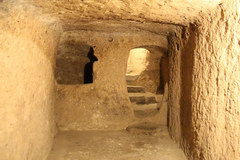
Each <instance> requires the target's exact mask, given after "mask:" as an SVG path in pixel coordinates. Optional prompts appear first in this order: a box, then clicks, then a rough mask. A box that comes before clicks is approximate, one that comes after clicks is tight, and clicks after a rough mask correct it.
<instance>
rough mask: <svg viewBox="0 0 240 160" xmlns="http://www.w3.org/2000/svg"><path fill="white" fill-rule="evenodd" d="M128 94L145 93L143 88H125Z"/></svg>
mask: <svg viewBox="0 0 240 160" xmlns="http://www.w3.org/2000/svg"><path fill="white" fill-rule="evenodd" d="M127 90H128V93H145V88H144V87H143V86H127Z"/></svg>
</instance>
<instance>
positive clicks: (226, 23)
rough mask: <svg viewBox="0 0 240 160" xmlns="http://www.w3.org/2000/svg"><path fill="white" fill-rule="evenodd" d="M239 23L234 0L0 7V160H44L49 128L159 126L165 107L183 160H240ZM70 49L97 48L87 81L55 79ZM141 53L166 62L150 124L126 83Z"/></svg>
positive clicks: (11, 2)
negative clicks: (160, 53)
mask: <svg viewBox="0 0 240 160" xmlns="http://www.w3.org/2000/svg"><path fill="white" fill-rule="evenodd" d="M239 26H240V1H239V0H202V1H200V0H191V1H190V0H162V1H157V0H142V1H133V0H112V1H109V0H98V1H96V0H51V1H50V0H3V1H0V95H1V96H0V115H1V116H0V159H3V160H45V159H46V158H47V156H48V155H49V151H50V148H51V147H52V142H53V138H54V135H55V134H56V133H57V130H60V131H65V130H66V131H69V130H78V131H86V130H105V131H110V130H122V129H125V128H126V127H128V126H129V125H131V124H135V123H139V122H145V121H148V122H151V123H152V122H155V123H158V125H160V124H161V122H162V121H160V119H161V118H162V119H164V123H162V124H165V122H166V117H164V116H162V115H165V114H166V110H168V124H167V126H168V128H169V133H170V136H171V138H172V139H173V140H174V141H175V142H176V143H178V144H179V146H180V147H181V148H182V149H183V151H184V152H185V154H186V156H187V158H188V159H189V160H240V108H239V105H240V93H239V91H240V81H239V79H240V72H239V70H240V66H239V65H240V54H239V53H240V27H239ZM69 42H71V44H77V45H89V46H92V47H93V46H95V48H94V51H95V55H96V56H97V57H98V61H97V62H95V63H94V73H93V75H94V81H93V83H92V84H72V85H71V84H66V85H65V84H59V83H58V82H57V77H56V76H55V75H56V74H55V73H56V70H57V69H58V65H57V62H56V60H58V59H57V57H56V55H57V53H61V51H64V50H63V49H64V47H65V49H66V48H67V47H66V43H69ZM140 46H158V47H161V48H165V49H167V51H168V54H167V55H168V56H167V59H168V58H169V78H168V76H166V77H165V78H164V80H163V81H164V84H163V86H164V85H165V86H166V85H167V82H168V85H167V87H166V88H165V89H167V90H168V91H167V93H166V92H165V93H164V99H163V100H162V104H163V105H162V108H163V109H164V110H165V112H161V110H160V111H159V113H158V114H156V115H155V117H151V118H149V119H137V118H136V117H134V114H133V108H132V106H131V103H130V101H129V97H128V94H127V84H126V78H125V74H126V69H127V68H126V67H127V59H128V56H129V51H130V50H131V49H133V48H136V47H140ZM67 49H69V48H67ZM71 49H72V48H71ZM71 49H70V52H71ZM59 51H60V52H59ZM67 52H68V51H67ZM67 52H66V53H67ZM165 58H166V57H165ZM160 65H161V63H160ZM164 66H167V65H164ZM67 68H68V67H67ZM167 68H168V67H167ZM78 69H79V70H80V69H82V68H80V67H79V68H78ZM78 69H77V70H78ZM160 69H161V66H160ZM81 71H82V70H81ZM166 73H167V72H166V70H164V75H165V74H166ZM158 80H159V79H158ZM160 81H161V74H160ZM77 83H81V82H80V81H79V80H78V81H77ZM155 89H156V88H155ZM167 96H168V98H166V97H167ZM160 108H161V107H160ZM87 132H88V131H87ZM89 132H90V131H89ZM73 142H74V141H73ZM145 151H146V150H145ZM70 152H71V151H70ZM89 152H91V151H89ZM143 152H144V150H143ZM148 153H150V152H148ZM151 153H152V152H151ZM154 158H155V159H157V158H158V157H154Z"/></svg>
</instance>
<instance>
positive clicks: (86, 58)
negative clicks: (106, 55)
mask: <svg viewBox="0 0 240 160" xmlns="http://www.w3.org/2000/svg"><path fill="white" fill-rule="evenodd" d="M95 61H98V58H97V57H96V56H95V55H94V47H92V46H89V45H85V44H77V43H73V42H68V43H65V44H62V45H60V47H59V51H58V54H57V58H56V72H55V78H56V81H57V83H58V84H71V85H74V84H88V83H93V64H94V62H95Z"/></svg>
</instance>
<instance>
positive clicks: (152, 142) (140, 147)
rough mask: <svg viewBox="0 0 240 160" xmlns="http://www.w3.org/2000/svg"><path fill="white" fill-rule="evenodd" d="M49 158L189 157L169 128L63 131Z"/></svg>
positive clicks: (134, 159)
mask: <svg viewBox="0 0 240 160" xmlns="http://www.w3.org/2000/svg"><path fill="white" fill-rule="evenodd" d="M48 160H186V157H185V156H184V153H183V152H182V151H181V150H180V149H179V148H178V147H177V145H176V144H175V143H174V142H173V141H172V140H171V139H170V137H169V136H168V131H167V129H166V128H161V129H158V132H156V133H154V134H152V135H148V134H146V133H144V134H143V133H141V134H136V133H135V134H133V133H132V132H131V133H128V132H127V131H108V132H106V131H66V132H61V133H59V134H58V135H57V136H56V138H55V142H54V147H53V149H52V151H51V153H50V155H49V157H48Z"/></svg>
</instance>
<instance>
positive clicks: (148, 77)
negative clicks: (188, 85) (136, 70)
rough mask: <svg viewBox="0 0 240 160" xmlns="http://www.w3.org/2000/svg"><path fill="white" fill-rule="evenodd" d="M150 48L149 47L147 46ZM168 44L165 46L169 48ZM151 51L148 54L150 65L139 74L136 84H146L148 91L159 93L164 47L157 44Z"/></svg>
mask: <svg viewBox="0 0 240 160" xmlns="http://www.w3.org/2000/svg"><path fill="white" fill-rule="evenodd" d="M146 48H147V49H148V47H146ZM167 48H168V46H165V49H167ZM149 51H150V53H149V54H148V56H147V59H146V60H147V61H148V66H147V67H146V69H145V70H144V71H143V72H142V73H141V74H140V75H139V77H138V79H137V80H136V84H137V85H140V86H144V87H145V89H146V91H148V92H151V93H157V90H158V88H159V86H160V75H161V73H160V66H161V58H162V56H163V55H164V52H163V49H161V48H159V47H157V46H155V47H151V49H149Z"/></svg>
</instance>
